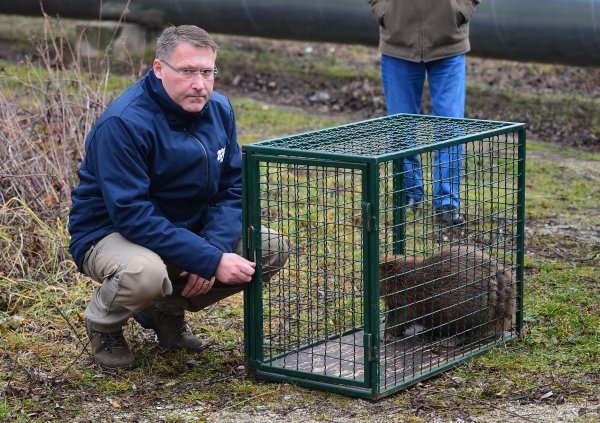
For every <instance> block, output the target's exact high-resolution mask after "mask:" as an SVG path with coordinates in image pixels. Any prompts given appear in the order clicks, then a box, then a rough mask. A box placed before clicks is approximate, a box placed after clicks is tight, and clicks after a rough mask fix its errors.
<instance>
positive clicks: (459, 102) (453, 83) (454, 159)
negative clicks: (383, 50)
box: [381, 54, 467, 209]
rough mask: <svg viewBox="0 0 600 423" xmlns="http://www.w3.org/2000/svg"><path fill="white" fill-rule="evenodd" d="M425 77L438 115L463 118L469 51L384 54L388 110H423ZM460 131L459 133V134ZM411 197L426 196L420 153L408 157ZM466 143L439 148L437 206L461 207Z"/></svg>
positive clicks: (407, 183) (407, 182)
mask: <svg viewBox="0 0 600 423" xmlns="http://www.w3.org/2000/svg"><path fill="white" fill-rule="evenodd" d="M425 77H427V80H428V82H429V91H430V93H431V106H432V112H433V115H435V116H446V117H456V118H462V117H464V113H465V90H466V79H467V78H466V65H465V55H464V54H460V55H458V56H453V57H448V58H445V59H440V60H434V61H432V62H427V63H414V62H409V61H407V60H402V59H398V58H395V57H391V56H386V55H382V56H381V79H382V82H383V90H384V93H385V101H386V105H387V111H388V114H390V115H392V114H396V113H411V114H418V113H420V112H421V98H422V95H423V85H424V83H425ZM457 135H459V134H457ZM404 170H405V180H404V183H405V188H406V196H407V199H410V198H412V199H414V200H415V201H421V200H422V199H423V174H422V170H421V163H420V159H419V157H418V156H413V157H407V158H405V159H404ZM461 175H462V145H458V146H454V147H449V148H442V149H440V150H438V151H436V154H435V158H434V167H433V207H434V209H439V208H440V207H442V206H452V207H454V208H457V209H458V208H459V207H460V179H461Z"/></svg>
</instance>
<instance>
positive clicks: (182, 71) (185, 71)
mask: <svg viewBox="0 0 600 423" xmlns="http://www.w3.org/2000/svg"><path fill="white" fill-rule="evenodd" d="M161 62H163V63H164V64H165V65H167V66H168V67H170V68H171V69H173V70H174V71H175V72H177V74H178V75H179V76H181V77H182V78H183V79H194V77H195V76H196V75H200V76H201V77H202V79H204V80H205V81H212V80H213V79H215V76H217V73H218V72H219V69H217V67H216V66H215V67H214V68H206V69H200V70H198V69H191V68H179V69H178V68H175V67H173V66H171V65H170V64H169V63H167V62H166V61H165V60H161Z"/></svg>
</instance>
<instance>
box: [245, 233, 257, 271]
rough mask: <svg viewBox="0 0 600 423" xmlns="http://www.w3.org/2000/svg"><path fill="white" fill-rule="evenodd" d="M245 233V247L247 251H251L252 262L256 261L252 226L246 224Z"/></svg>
mask: <svg viewBox="0 0 600 423" xmlns="http://www.w3.org/2000/svg"><path fill="white" fill-rule="evenodd" d="M246 235H247V236H246V244H247V245H246V247H247V249H248V251H250V252H251V254H252V257H253V261H254V263H256V242H255V240H254V226H252V225H249V226H248V229H247V233H246Z"/></svg>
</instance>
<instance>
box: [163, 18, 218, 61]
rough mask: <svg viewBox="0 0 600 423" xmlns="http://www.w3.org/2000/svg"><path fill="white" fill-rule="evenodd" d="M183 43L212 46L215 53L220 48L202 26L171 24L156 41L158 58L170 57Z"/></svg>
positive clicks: (198, 46) (199, 46)
mask: <svg viewBox="0 0 600 423" xmlns="http://www.w3.org/2000/svg"><path fill="white" fill-rule="evenodd" d="M181 43H188V44H191V45H193V46H194V47H197V48H207V47H210V48H212V50H213V51H214V52H215V53H216V52H217V49H218V46H217V43H215V41H214V40H213V39H212V38H211V37H210V35H208V32H206V31H205V30H203V29H202V28H199V27H197V26H195V25H180V26H169V27H167V28H165V30H164V31H163V32H162V33H161V34H160V36H159V37H158V40H157V41H156V58H157V59H159V60H166V59H168V58H169V57H171V55H172V54H173V52H174V51H175V49H176V48H177V46H178V45H179V44H181Z"/></svg>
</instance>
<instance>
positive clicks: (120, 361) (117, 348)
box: [85, 320, 134, 370]
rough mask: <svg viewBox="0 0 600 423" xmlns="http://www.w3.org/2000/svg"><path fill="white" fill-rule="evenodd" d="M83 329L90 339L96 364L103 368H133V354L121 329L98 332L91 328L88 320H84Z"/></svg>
mask: <svg viewBox="0 0 600 423" xmlns="http://www.w3.org/2000/svg"><path fill="white" fill-rule="evenodd" d="M85 330H86V332H87V336H88V338H89V339H90V345H91V346H92V354H93V356H94V361H95V362H96V364H98V365H99V366H100V367H102V368H103V369H105V370H117V369H131V368H133V364H134V356H133V353H132V352H131V350H130V349H129V345H127V341H125V338H124V337H123V330H122V329H120V328H119V329H118V330H116V331H114V332H100V331H97V330H95V329H93V328H92V326H91V325H90V322H89V321H88V320H86V321H85Z"/></svg>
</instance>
